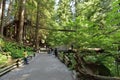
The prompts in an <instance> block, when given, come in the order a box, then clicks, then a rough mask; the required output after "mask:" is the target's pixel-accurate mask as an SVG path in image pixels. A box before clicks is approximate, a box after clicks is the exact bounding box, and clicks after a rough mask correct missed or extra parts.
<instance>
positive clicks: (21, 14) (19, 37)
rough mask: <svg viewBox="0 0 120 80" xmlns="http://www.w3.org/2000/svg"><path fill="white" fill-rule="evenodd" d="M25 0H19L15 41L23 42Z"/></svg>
mask: <svg viewBox="0 0 120 80" xmlns="http://www.w3.org/2000/svg"><path fill="white" fill-rule="evenodd" d="M25 3H26V0H19V4H20V5H19V13H18V20H19V22H18V28H17V41H18V42H19V43H23V27H24V14H25Z"/></svg>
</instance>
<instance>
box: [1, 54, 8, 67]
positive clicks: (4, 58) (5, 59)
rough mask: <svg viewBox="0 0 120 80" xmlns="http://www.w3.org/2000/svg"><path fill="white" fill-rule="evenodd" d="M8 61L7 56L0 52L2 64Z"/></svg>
mask: <svg viewBox="0 0 120 80" xmlns="http://www.w3.org/2000/svg"><path fill="white" fill-rule="evenodd" d="M5 63H7V57H6V56H5V55H2V53H0V65H2V64H5Z"/></svg>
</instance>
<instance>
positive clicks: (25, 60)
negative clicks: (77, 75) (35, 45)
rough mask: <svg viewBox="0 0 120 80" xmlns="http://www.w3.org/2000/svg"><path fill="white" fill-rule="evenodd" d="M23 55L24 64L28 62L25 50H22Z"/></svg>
mask: <svg viewBox="0 0 120 80" xmlns="http://www.w3.org/2000/svg"><path fill="white" fill-rule="evenodd" d="M23 56H24V64H28V59H27V57H28V54H27V51H25V50H24V52H23Z"/></svg>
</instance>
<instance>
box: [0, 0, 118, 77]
mask: <svg viewBox="0 0 120 80" xmlns="http://www.w3.org/2000/svg"><path fill="white" fill-rule="evenodd" d="M119 21H120V1H119V0H48V1H47V0H42V1H40V0H0V36H1V37H0V51H1V52H0V53H4V52H6V53H7V52H11V54H10V55H12V56H13V57H14V58H17V57H20V56H21V55H20V54H21V53H22V51H23V50H24V49H26V50H28V51H32V50H33V48H34V49H35V50H37V49H39V48H40V47H46V46H50V47H55V46H60V45H69V46H70V45H73V47H74V48H75V49H77V50H83V49H87V48H100V49H103V50H104V53H103V54H102V55H95V54H94V55H91V56H88V57H86V59H87V60H91V61H93V62H101V63H103V64H105V66H107V67H108V68H109V69H110V71H111V73H112V76H119V72H116V65H115V61H116V60H119V57H120V55H119V50H120V45H119V44H120V22H119ZM93 53H94V52H93ZM16 55H17V56H16ZM2 56H4V55H3V54H0V57H2ZM5 60H6V59H5V58H4V57H3V59H2V58H1V62H4V61H5ZM118 68H119V67H117V70H118Z"/></svg>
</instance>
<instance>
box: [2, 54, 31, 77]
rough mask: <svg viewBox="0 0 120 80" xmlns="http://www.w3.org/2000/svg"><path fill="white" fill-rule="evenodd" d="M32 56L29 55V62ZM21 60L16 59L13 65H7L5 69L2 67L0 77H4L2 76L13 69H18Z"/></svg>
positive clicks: (21, 62)
mask: <svg viewBox="0 0 120 80" xmlns="http://www.w3.org/2000/svg"><path fill="white" fill-rule="evenodd" d="M32 56H33V55H29V60H31V59H32V58H31V57H32ZM23 62H24V61H23V59H22V58H21V59H17V60H16V61H15V62H14V63H13V64H11V65H9V66H7V67H4V68H2V69H0V76H2V75H4V74H6V73H8V72H10V71H11V70H13V69H15V68H17V67H19V66H20V65H21V64H23Z"/></svg>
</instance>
